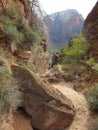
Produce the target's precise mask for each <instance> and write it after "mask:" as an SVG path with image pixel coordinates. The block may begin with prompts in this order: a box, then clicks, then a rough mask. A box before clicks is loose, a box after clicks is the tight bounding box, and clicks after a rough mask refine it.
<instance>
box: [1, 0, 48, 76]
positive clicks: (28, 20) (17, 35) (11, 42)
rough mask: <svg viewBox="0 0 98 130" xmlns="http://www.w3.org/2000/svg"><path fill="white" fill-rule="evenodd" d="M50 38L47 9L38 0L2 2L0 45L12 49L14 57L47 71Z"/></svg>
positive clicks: (8, 0) (39, 69) (42, 71)
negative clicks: (45, 20)
mask: <svg viewBox="0 0 98 130" xmlns="http://www.w3.org/2000/svg"><path fill="white" fill-rule="evenodd" d="M5 21H6V22H5ZM25 38H26V39H25ZM33 39H37V40H36V41H34V40H33ZM38 39H39V40H38ZM47 40H48V39H47V29H46V26H45V24H44V11H43V10H42V9H41V6H40V3H39V1H38V0H34V1H29V0H1V1H0V45H1V46H2V47H3V48H4V49H7V50H8V51H10V52H11V54H12V55H13V59H15V60H16V59H18V60H16V61H19V60H23V62H24V60H25V61H26V62H30V64H34V66H36V68H37V69H36V70H37V72H39V73H40V74H43V73H45V71H46V68H47ZM31 41H32V43H31ZM30 51H31V52H30ZM28 52H30V53H29V54H28ZM16 61H14V62H16Z"/></svg>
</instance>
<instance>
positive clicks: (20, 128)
mask: <svg viewBox="0 0 98 130" xmlns="http://www.w3.org/2000/svg"><path fill="white" fill-rule="evenodd" d="M0 128H1V127H0ZM2 130H33V128H32V126H31V124H30V119H29V118H27V117H26V116H25V115H24V114H23V113H20V112H13V111H12V110H10V112H9V114H8V117H7V119H6V120H4V121H2Z"/></svg>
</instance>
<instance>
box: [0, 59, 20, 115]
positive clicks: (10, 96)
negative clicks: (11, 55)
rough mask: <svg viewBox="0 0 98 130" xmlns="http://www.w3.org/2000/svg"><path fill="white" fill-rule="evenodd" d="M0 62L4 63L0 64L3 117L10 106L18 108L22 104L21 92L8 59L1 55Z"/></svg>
mask: <svg viewBox="0 0 98 130" xmlns="http://www.w3.org/2000/svg"><path fill="white" fill-rule="evenodd" d="M0 63H2V65H1V66H0V117H2V116H3V115H4V114H5V113H7V111H8V110H9V108H10V107H11V108H12V109H16V108H17V107H18V106H19V105H20V104H21V94H20V92H19V89H18V84H17V82H16V81H15V79H13V77H12V73H11V70H10V68H9V66H8V64H7V61H6V59H5V58H3V57H0Z"/></svg>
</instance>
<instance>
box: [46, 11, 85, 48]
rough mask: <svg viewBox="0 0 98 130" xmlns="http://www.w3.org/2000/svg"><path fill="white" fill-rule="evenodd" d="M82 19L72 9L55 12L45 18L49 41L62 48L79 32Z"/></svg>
mask: <svg viewBox="0 0 98 130" xmlns="http://www.w3.org/2000/svg"><path fill="white" fill-rule="evenodd" d="M83 22H84V18H83V17H82V15H81V14H79V13H78V12H77V11H76V10H74V9H68V10H65V11H62V12H56V13H53V14H51V15H48V16H46V17H45V23H46V25H47V28H48V33H49V39H50V42H51V43H52V44H56V45H57V46H58V47H62V45H64V44H65V43H66V42H68V40H69V39H70V38H71V37H73V36H74V35H76V34H78V33H80V32H81V29H82V27H83Z"/></svg>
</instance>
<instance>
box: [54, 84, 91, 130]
mask: <svg viewBox="0 0 98 130" xmlns="http://www.w3.org/2000/svg"><path fill="white" fill-rule="evenodd" d="M53 86H54V87H55V88H57V89H58V90H59V91H61V92H62V93H63V94H65V95H66V96H67V97H68V98H69V99H71V101H72V102H73V105H74V106H75V111H76V115H75V117H74V121H73V122H72V124H71V126H70V127H69V128H68V129H65V130H89V119H90V111H89V106H88V103H87V101H86V99H85V97H84V95H83V94H82V93H80V92H76V91H75V90H73V89H72V88H71V87H70V84H67V83H60V84H53Z"/></svg>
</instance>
